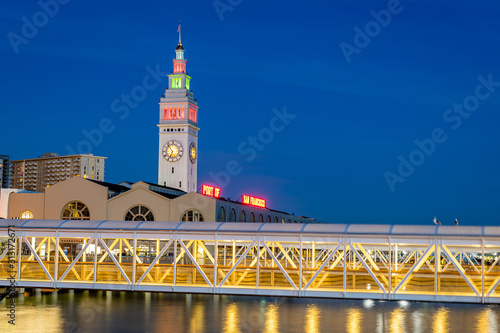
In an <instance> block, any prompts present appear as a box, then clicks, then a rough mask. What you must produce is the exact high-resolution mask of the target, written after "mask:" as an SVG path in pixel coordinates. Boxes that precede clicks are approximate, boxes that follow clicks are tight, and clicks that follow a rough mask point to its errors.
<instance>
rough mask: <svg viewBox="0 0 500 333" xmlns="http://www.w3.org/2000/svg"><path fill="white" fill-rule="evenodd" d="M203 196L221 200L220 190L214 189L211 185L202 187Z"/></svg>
mask: <svg viewBox="0 0 500 333" xmlns="http://www.w3.org/2000/svg"><path fill="white" fill-rule="evenodd" d="M201 194H203V195H206V196H209V197H214V198H219V197H220V188H218V187H213V186H210V185H202V186H201Z"/></svg>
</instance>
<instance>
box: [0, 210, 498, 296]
mask: <svg viewBox="0 0 500 333" xmlns="http://www.w3.org/2000/svg"><path fill="white" fill-rule="evenodd" d="M9 225H13V226H15V227H14V228H10V229H9V228H8V227H7V226H9ZM9 230H10V232H9ZM0 242H1V243H2V246H1V247H0V285H8V284H9V278H10V276H12V275H13V274H14V275H15V276H16V280H17V285H18V286H19V287H45V288H84V289H107V290H142V291H164V292H189V293H216V294H248V295H255V294H259V295H276V296H278V295H280V296H301V297H340V298H342V297H348V298H373V299H394V300H396V299H397V300H403V299H405V300H427V301H441V302H443V301H444V302H477V303H481V302H483V303H500V289H499V288H500V287H499V282H500V265H499V262H500V228H498V227H454V226H452V227H443V226H438V227H434V226H431V227H428V226H390V225H377V226H374V225H365V226H363V225H340V224H335V225H325V224H323V225H319V224H311V225H295V224H261V223H210V222H119V221H46V220H38V221H37V220H30V221H23V220H1V221H0ZM9 242H11V243H12V244H13V246H12V247H11V248H10V249H9V248H8V247H7V244H8V243H9ZM9 260H10V261H9ZM497 291H498V293H497Z"/></svg>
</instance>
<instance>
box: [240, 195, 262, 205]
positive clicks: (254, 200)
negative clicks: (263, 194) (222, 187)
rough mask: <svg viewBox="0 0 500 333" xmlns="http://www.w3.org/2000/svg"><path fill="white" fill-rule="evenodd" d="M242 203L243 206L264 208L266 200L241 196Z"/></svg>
mask: <svg viewBox="0 0 500 333" xmlns="http://www.w3.org/2000/svg"><path fill="white" fill-rule="evenodd" d="M243 203H244V204H245V205H250V206H255V207H261V208H266V200H264V199H261V198H256V197H252V196H250V195H246V194H243Z"/></svg>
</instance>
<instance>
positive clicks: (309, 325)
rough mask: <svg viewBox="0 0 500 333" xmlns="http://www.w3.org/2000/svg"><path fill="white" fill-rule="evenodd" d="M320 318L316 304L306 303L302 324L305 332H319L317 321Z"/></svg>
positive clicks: (318, 321)
mask: <svg viewBox="0 0 500 333" xmlns="http://www.w3.org/2000/svg"><path fill="white" fill-rule="evenodd" d="M320 319H321V312H320V310H319V309H318V307H317V306H316V304H312V305H307V310H306V325H305V326H304V332H305V333H319V332H320V329H319V327H320V326H319V323H320Z"/></svg>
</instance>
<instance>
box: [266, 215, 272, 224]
mask: <svg viewBox="0 0 500 333" xmlns="http://www.w3.org/2000/svg"><path fill="white" fill-rule="evenodd" d="M267 222H268V223H271V215H267Z"/></svg>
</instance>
